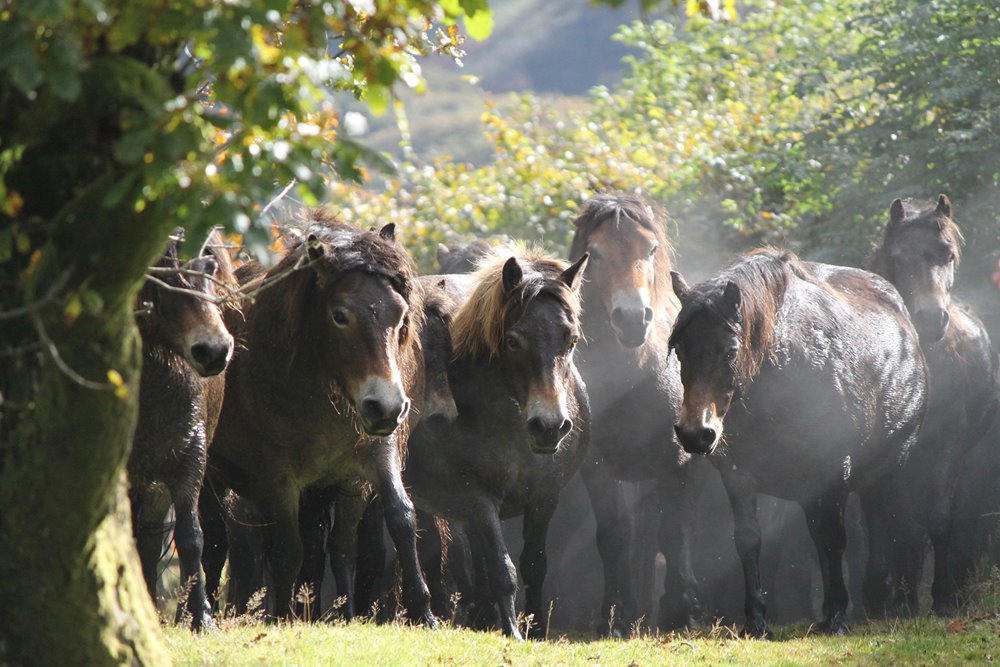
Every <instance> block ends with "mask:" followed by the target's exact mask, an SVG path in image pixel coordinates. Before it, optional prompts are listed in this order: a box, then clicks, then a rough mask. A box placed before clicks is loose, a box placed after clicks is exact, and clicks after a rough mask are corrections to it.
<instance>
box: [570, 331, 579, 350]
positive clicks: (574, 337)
mask: <svg viewBox="0 0 1000 667" xmlns="http://www.w3.org/2000/svg"><path fill="white" fill-rule="evenodd" d="M579 342H580V337H579V336H577V335H576V334H573V335H572V336H570V337H569V346H570V347H571V348H572V347H576V344H577V343H579Z"/></svg>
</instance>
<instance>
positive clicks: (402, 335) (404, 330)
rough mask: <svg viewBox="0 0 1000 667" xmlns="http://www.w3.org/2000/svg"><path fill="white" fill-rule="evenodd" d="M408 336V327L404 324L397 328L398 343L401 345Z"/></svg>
mask: <svg viewBox="0 0 1000 667" xmlns="http://www.w3.org/2000/svg"><path fill="white" fill-rule="evenodd" d="M409 335H410V326H409V325H408V324H406V323H405V322H404V323H403V324H402V325H400V327H399V342H400V343H402V342H403V341H404V340H406V338H407V337H408V336H409Z"/></svg>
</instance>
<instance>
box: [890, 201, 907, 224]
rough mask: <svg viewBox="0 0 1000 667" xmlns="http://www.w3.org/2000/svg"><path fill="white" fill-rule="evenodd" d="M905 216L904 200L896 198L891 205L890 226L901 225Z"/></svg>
mask: <svg viewBox="0 0 1000 667" xmlns="http://www.w3.org/2000/svg"><path fill="white" fill-rule="evenodd" d="M905 215H906V211H905V210H903V200H902V199H900V198H899V197H896V198H895V199H893V200H892V203H891V204H889V224H890V225H896V224H899V223H900V222H901V221H902V220H903V217H904V216H905Z"/></svg>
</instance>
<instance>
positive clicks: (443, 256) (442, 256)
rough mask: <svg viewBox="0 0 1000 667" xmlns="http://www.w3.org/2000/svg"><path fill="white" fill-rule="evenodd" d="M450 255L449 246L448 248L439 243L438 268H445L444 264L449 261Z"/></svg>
mask: <svg viewBox="0 0 1000 667" xmlns="http://www.w3.org/2000/svg"><path fill="white" fill-rule="evenodd" d="M450 254H451V250H449V249H448V246H446V245H445V244H443V243H438V248H437V258H438V266H444V263H445V262H447V261H448V255H450Z"/></svg>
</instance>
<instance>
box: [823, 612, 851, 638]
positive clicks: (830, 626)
mask: <svg viewBox="0 0 1000 667" xmlns="http://www.w3.org/2000/svg"><path fill="white" fill-rule="evenodd" d="M817 630H819V631H820V632H821V633H823V634H824V635H830V636H833V637H846V636H847V635H849V634H850V633H851V627H850V626H849V625H847V623H846V622H845V621H844V619H843V618H840V617H839V616H837V617H835V618H828V619H826V620H825V621H823V622H822V623H820V624H819V625H818V626H817Z"/></svg>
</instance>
